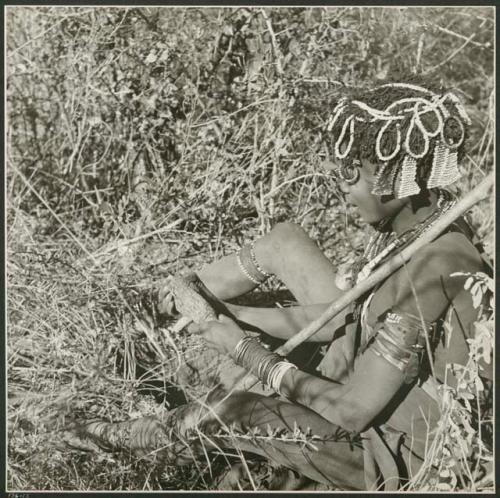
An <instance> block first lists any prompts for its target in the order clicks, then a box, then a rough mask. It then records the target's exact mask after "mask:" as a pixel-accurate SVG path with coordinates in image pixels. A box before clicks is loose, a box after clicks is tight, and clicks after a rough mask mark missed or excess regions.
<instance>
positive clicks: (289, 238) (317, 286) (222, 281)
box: [198, 223, 342, 304]
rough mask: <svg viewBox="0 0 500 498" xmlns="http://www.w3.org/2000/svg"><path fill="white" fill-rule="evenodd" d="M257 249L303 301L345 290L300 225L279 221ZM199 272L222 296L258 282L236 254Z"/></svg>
mask: <svg viewBox="0 0 500 498" xmlns="http://www.w3.org/2000/svg"><path fill="white" fill-rule="evenodd" d="M254 251H255V256H256V259H257V261H258V263H259V265H260V266H261V268H262V269H263V270H265V271H266V272H268V273H273V274H274V275H276V276H277V277H278V278H279V279H280V280H281V281H282V282H283V283H284V284H285V286H286V287H287V288H288V289H289V290H290V292H292V294H293V295H294V296H295V298H296V299H297V301H298V302H299V303H300V304H313V303H324V302H327V301H332V300H334V299H336V298H338V297H340V295H341V294H342V291H341V290H340V289H338V287H337V286H336V285H335V277H336V272H335V268H334V267H333V265H332V263H331V262H330V261H329V260H328V258H326V256H325V255H324V254H323V253H322V252H321V250H320V249H319V248H318V246H317V245H316V243H315V242H314V241H313V240H312V239H311V238H310V237H309V236H308V235H307V233H306V232H305V231H304V230H303V229H302V228H301V227H300V226H299V225H296V224H293V223H279V224H277V225H276V226H275V227H274V228H273V229H272V230H271V231H270V232H269V233H268V234H266V235H265V236H263V237H261V238H259V239H258V240H257V241H256V242H255V246H254ZM198 275H199V277H200V278H201V280H203V282H204V283H205V285H206V286H207V287H208V288H209V289H210V290H211V291H212V292H213V293H214V294H215V295H216V296H218V297H219V298H220V299H230V298H232V297H236V296H239V295H241V294H244V293H245V292H248V291H249V290H251V289H253V288H254V287H255V286H256V284H254V283H253V282H251V281H250V280H249V279H248V278H247V277H246V276H245V275H244V274H243V273H242V271H241V270H240V268H239V266H238V262H237V257H236V255H235V254H232V255H230V256H225V257H223V258H221V259H220V260H218V261H215V262H213V263H211V264H210V265H207V266H206V267H204V268H203V269H202V270H200V271H199V272H198Z"/></svg>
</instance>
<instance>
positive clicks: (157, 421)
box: [63, 391, 365, 489]
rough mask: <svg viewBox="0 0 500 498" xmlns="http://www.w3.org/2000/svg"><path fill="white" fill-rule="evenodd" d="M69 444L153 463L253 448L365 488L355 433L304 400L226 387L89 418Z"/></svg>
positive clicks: (305, 471) (336, 482)
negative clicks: (174, 402)
mask: <svg viewBox="0 0 500 498" xmlns="http://www.w3.org/2000/svg"><path fill="white" fill-rule="evenodd" d="M63 440H64V441H65V442H66V443H67V444H70V445H71V446H73V447H77V448H81V449H86V450H96V449H98V448H103V449H106V450H110V449H111V450H121V451H126V452H129V451H133V452H135V453H137V454H138V455H140V456H142V457H145V456H147V455H149V456H150V457H154V458H155V459H157V460H156V462H154V463H155V464H159V465H161V464H163V463H170V464H175V465H185V464H187V463H191V462H194V461H197V462H198V463H200V464H202V465H203V464H209V463H210V461H205V460H206V459H209V458H210V457H209V455H208V453H209V452H211V451H219V452H223V453H224V454H226V455H227V454H228V453H231V454H233V455H241V452H242V451H244V452H250V453H254V454H256V455H260V456H263V457H265V458H267V459H268V460H270V461H271V462H273V463H275V464H278V465H282V466H285V467H287V468H291V469H293V470H296V471H297V472H299V473H300V474H302V475H304V476H306V477H309V478H310V479H312V480H314V481H318V482H322V483H325V484H328V485H333V486H335V487H338V488H340V489H364V488H365V480H364V470H363V450H362V448H361V444H360V441H359V440H354V439H353V438H352V437H351V435H350V434H349V433H347V432H346V431H344V430H342V429H341V428H339V427H337V426H335V425H333V424H331V423H330V422H328V421H327V420H325V419H324V418H323V417H321V416H319V415H318V414H317V413H315V412H313V411H311V410H309V409H308V408H305V407H303V406H301V405H295V404H292V403H289V402H286V401H281V400H278V399H275V398H268V397H265V396H260V395H258V394H254V393H247V392H241V391H240V392H235V393H233V394H231V395H230V396H227V395H226V394H225V392H224V391H218V392H216V393H215V394H214V393H212V394H211V395H210V396H208V399H206V400H205V401H203V402H202V401H199V402H191V403H189V404H187V405H183V406H181V407H179V408H176V409H175V410H172V411H170V412H165V414H164V415H163V416H161V417H146V418H143V419H137V420H132V421H127V422H119V423H107V422H102V421H98V422H91V423H87V424H85V425H81V426H78V427H76V428H73V429H72V430H71V431H67V432H66V433H64V435H63Z"/></svg>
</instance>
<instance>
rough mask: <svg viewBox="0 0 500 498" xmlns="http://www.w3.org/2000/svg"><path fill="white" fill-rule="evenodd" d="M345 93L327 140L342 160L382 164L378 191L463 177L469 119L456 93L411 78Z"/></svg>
mask: <svg viewBox="0 0 500 498" xmlns="http://www.w3.org/2000/svg"><path fill="white" fill-rule="evenodd" d="M345 93H346V94H347V95H343V96H342V97H341V98H340V99H339V100H338V101H337V104H336V106H335V107H334V109H333V111H332V113H331V114H330V116H329V119H328V120H327V123H326V139H327V143H329V145H330V150H331V151H332V152H333V154H334V156H335V157H336V159H337V160H339V161H349V160H353V159H360V158H367V159H369V160H371V161H372V162H374V163H375V164H376V165H377V170H376V175H375V182H374V185H373V189H372V193H373V194H376V195H394V196H395V197H397V198H402V197H406V196H409V195H414V194H418V193H419V192H420V191H421V188H428V189H430V188H435V187H444V186H446V185H449V184H451V183H453V182H454V181H456V180H457V179H458V178H459V177H460V173H459V170H458V159H459V153H461V152H462V148H463V147H462V146H463V143H464V141H465V138H466V131H467V127H468V126H469V125H470V119H469V117H468V116H467V113H466V111H465V109H464V107H463V105H462V104H461V102H460V100H459V98H458V97H457V95H455V94H454V93H452V92H450V91H446V92H442V93H436V92H434V91H432V90H430V89H428V88H424V87H422V86H418V85H414V84H411V83H386V84H381V85H379V86H377V87H375V88H373V89H370V90H360V89H351V90H349V89H348V90H347V91H346V92H345ZM398 174H400V177H399V182H398V185H397V188H396V178H397V177H398Z"/></svg>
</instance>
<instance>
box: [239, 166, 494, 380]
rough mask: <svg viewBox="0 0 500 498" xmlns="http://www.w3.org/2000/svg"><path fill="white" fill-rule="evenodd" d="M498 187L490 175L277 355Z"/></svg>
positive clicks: (284, 350) (284, 353)
mask: <svg viewBox="0 0 500 498" xmlns="http://www.w3.org/2000/svg"><path fill="white" fill-rule="evenodd" d="M493 184H494V174H493V173H490V174H489V175H488V176H486V177H485V178H484V179H483V180H482V181H481V183H480V184H479V185H477V186H476V187H475V188H474V189H473V190H471V191H470V192H469V193H468V194H467V195H466V196H465V197H463V198H462V199H461V200H460V201H458V202H457V203H456V204H455V206H453V207H452V208H451V209H450V210H449V211H448V212H446V213H445V214H444V215H443V216H442V217H441V218H439V219H438V220H437V221H436V223H435V224H434V225H433V226H432V227H431V228H430V229H429V230H428V231H427V232H424V233H423V234H422V235H421V237H419V238H418V239H417V240H415V241H414V242H412V243H411V244H410V245H409V246H408V247H406V248H405V249H403V250H402V251H401V252H400V253H398V254H396V255H395V256H394V257H392V258H391V259H390V260H389V261H387V262H386V263H384V264H383V265H382V266H381V267H380V268H378V269H377V270H375V271H374V272H373V273H372V274H371V275H370V276H369V277H368V278H366V279H365V280H363V281H362V282H360V283H359V284H358V285H356V286H355V287H353V288H352V289H350V290H348V291H347V292H346V293H345V294H343V295H342V297H340V298H339V299H337V300H336V301H334V302H333V303H332V304H331V305H330V306H329V307H328V308H327V309H326V310H325V311H324V312H323V314H322V315H321V316H320V317H318V318H316V320H313V321H312V322H311V323H310V324H309V325H308V326H307V327H305V328H304V329H302V330H301V331H300V332H298V333H297V334H296V335H294V336H293V337H292V338H290V339H289V340H288V341H287V342H286V343H285V344H283V345H282V346H281V347H279V348H278V349H277V350H276V353H278V354H281V355H283V356H286V355H288V354H289V353H290V351H292V350H293V349H295V348H296V347H297V346H298V345H299V344H302V343H303V342H304V341H306V340H307V339H309V338H310V337H312V336H313V335H314V334H315V333H316V332H318V330H319V329H321V327H323V326H324V325H326V324H327V323H328V322H329V321H330V320H331V319H332V318H333V317H335V315H337V314H338V313H340V312H341V311H342V310H343V309H344V308H346V307H347V306H349V304H351V303H352V302H353V301H355V300H356V299H358V298H359V297H361V296H362V295H363V294H364V293H365V292H367V291H369V290H370V289H371V288H372V287H374V286H375V285H376V284H378V283H379V282H381V281H382V280H385V279H386V278H387V277H388V276H389V275H391V274H392V273H394V272H395V271H396V270H397V269H399V268H400V267H401V266H403V265H404V264H405V263H406V262H407V261H409V259H410V258H411V257H412V256H413V255H414V254H415V253H416V252H417V251H418V250H420V249H421V248H422V247H424V246H426V245H427V244H429V243H430V242H432V241H433V240H434V239H435V238H436V237H437V236H438V235H439V234H441V233H442V232H443V231H444V230H445V229H446V228H447V227H448V226H449V225H450V224H451V223H452V222H453V221H455V220H456V219H457V218H458V217H459V216H461V215H462V214H464V213H465V212H466V211H468V210H469V209H470V208H471V207H472V206H474V204H477V203H478V202H479V201H480V200H482V199H484V198H485V197H486V196H487V195H488V192H489V190H490V188H491V187H492V186H493ZM256 380H257V381H258V379H257V378H256V377H255V376H253V375H251V374H248V375H247V376H245V377H243V378H238V379H235V387H234V390H236V389H245V388H247V387H249V386H251V385H253V383H254V382H255V381H256Z"/></svg>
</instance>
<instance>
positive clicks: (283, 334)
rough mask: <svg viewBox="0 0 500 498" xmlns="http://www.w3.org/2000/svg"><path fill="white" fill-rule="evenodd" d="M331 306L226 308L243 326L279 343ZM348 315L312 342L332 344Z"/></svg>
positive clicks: (337, 320)
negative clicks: (256, 329)
mask: <svg viewBox="0 0 500 498" xmlns="http://www.w3.org/2000/svg"><path fill="white" fill-rule="evenodd" d="M328 305H329V303H321V304H311V305H307V306H290V307H286V308H253V307H249V306H239V305H234V304H227V307H228V308H229V310H230V311H231V312H232V313H233V314H234V316H235V317H236V318H237V319H238V320H239V321H240V322H242V323H243V324H245V323H246V324H248V325H251V326H252V327H256V328H258V329H260V330H262V331H264V332H266V334H269V335H271V336H273V337H277V338H279V339H289V338H290V337H293V336H294V335H295V334H296V333H297V332H299V331H300V330H302V329H303V328H304V327H306V326H307V325H308V324H309V323H310V322H311V321H313V320H314V319H316V318H317V317H318V316H320V315H321V314H322V313H323V312H324V310H325V309H326V308H327V307H328ZM345 315H346V311H343V312H341V313H340V314H339V315H337V316H336V317H335V318H334V319H333V320H331V321H330V322H329V323H328V324H326V325H325V326H324V327H322V328H321V329H320V330H319V331H318V332H317V333H316V334H315V335H313V336H312V337H311V339H310V341H312V342H328V341H331V340H332V339H333V336H334V333H335V331H336V330H337V329H338V328H339V327H340V326H341V325H342V324H343V323H344V322H345Z"/></svg>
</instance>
